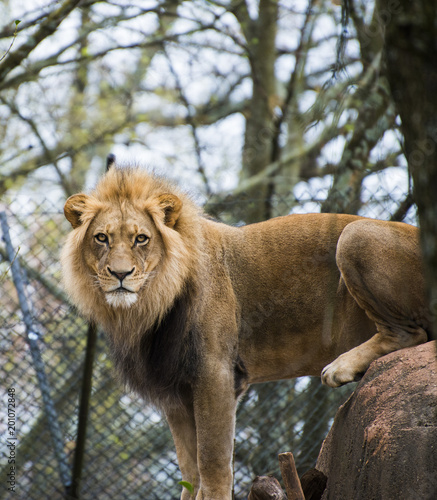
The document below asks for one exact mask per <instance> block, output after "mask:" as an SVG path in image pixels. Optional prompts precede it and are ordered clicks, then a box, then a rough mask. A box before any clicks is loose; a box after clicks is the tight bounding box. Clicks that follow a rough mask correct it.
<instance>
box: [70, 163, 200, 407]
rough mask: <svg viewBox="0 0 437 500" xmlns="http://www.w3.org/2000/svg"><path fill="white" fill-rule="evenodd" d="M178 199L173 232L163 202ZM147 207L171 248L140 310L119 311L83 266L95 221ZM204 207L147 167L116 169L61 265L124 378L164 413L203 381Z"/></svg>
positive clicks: (90, 204) (93, 199)
mask: <svg viewBox="0 0 437 500" xmlns="http://www.w3.org/2000/svg"><path fill="white" fill-rule="evenodd" d="M165 193H172V194H174V195H176V196H178V198H179V199H180V200H181V201H182V203H183V206H182V210H181V213H180V215H179V217H178V220H177V222H176V224H175V226H174V228H169V227H167V226H166V225H165V223H164V214H163V212H162V209H160V208H159V206H158V204H157V203H156V199H157V197H158V196H160V195H162V194H165ZM113 204H116V205H117V206H119V207H121V209H122V210H123V208H124V207H125V206H126V205H127V204H129V205H133V206H138V207H141V209H143V210H146V211H147V213H148V214H149V215H150V216H151V218H152V220H153V222H154V224H155V226H156V228H157V230H158V231H159V234H160V236H161V238H162V242H163V246H164V257H163V259H162V261H161V262H160V264H158V266H157V268H156V269H155V270H154V271H153V274H152V276H151V277H150V279H149V280H148V281H147V284H146V286H145V287H144V289H142V290H141V291H140V296H139V299H138V301H137V302H136V304H134V305H133V306H132V307H130V308H128V309H122V310H120V309H119V310H117V311H114V309H113V308H111V307H110V306H109V305H108V304H107V302H106V301H105V300H102V298H101V296H100V294H99V293H98V291H97V290H96V284H95V282H94V279H93V277H92V276H91V275H90V272H89V269H87V267H86V265H85V261H84V257H83V255H84V251H85V249H86V246H87V245H89V244H90V243H89V241H90V238H87V232H88V229H89V226H90V224H91V221H92V220H93V218H94V217H95V216H96V215H97V214H98V213H99V212H100V211H102V210H105V208H107V207H108V206H111V205H113ZM200 217H202V213H201V212H200V211H199V208H198V207H197V206H196V205H195V204H194V203H193V202H192V201H191V199H190V198H189V197H188V196H187V195H186V194H185V193H183V192H181V191H180V190H179V189H177V188H176V187H175V186H174V185H172V184H171V183H169V182H168V181H166V180H164V179H161V178H159V177H157V176H155V175H151V174H150V173H148V172H146V171H144V170H142V169H140V168H127V167H125V168H115V167H114V168H112V169H111V170H110V171H109V172H108V173H107V174H106V175H105V176H104V177H103V178H102V180H101V181H100V182H99V184H98V185H97V187H96V188H95V190H94V191H92V193H91V194H90V195H89V197H88V199H87V204H86V208H85V209H84V210H83V212H82V215H81V225H80V226H79V227H77V228H76V229H74V230H73V231H72V232H71V233H70V234H69V236H68V237H67V240H66V243H65V245H64V248H63V250H62V254H61V261H62V268H63V282H64V286H65V288H66V290H67V292H68V293H69V294H70V296H71V299H72V302H73V303H74V304H75V305H76V306H77V307H78V308H79V310H80V312H81V313H82V314H83V315H84V316H85V317H87V318H88V319H89V320H92V321H95V322H97V323H99V324H101V325H103V328H104V330H105V332H106V333H107V335H108V337H109V340H110V346H111V352H112V355H113V359H114V361H115V364H116V366H117V368H118V370H117V371H118V372H119V373H121V376H122V379H123V381H124V382H126V383H127V384H128V385H129V386H130V387H131V388H132V389H133V390H135V391H137V392H139V393H140V394H141V395H142V396H143V397H145V398H146V399H148V400H149V401H151V402H152V403H154V404H155V405H156V406H157V407H168V406H174V405H175V404H179V403H180V401H181V398H183V397H184V396H185V394H186V393H187V388H188V385H189V383H190V382H191V381H192V379H193V377H195V375H196V371H197V366H198V361H199V355H198V351H199V342H200V340H199V338H198V335H197V333H196V331H195V330H194V328H193V327H192V325H193V321H192V317H193V315H194V302H195V301H194V297H195V296H196V294H197V283H198V279H199V272H200V268H201V261H202V259H201V258H200V256H201V254H202V234H201V225H200V224H198V223H197V221H198V219H199V218H200Z"/></svg>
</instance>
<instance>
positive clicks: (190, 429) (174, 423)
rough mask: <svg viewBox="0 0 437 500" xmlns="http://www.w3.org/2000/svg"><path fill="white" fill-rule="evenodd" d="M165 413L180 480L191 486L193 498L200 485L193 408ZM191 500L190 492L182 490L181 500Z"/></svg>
mask: <svg viewBox="0 0 437 500" xmlns="http://www.w3.org/2000/svg"><path fill="white" fill-rule="evenodd" d="M165 413H166V417H167V422H168V424H169V426H170V430H171V433H172V436H173V441H174V443H175V446H176V453H177V456H178V463H179V468H180V470H181V473H182V479H183V480H184V481H187V482H189V483H191V484H192V485H193V487H194V497H196V495H197V492H198V490H199V485H200V476H199V469H198V467H197V437H196V426H195V423H194V412H193V407H192V405H191V406H190V407H183V408H177V409H174V410H167V411H166V412H165ZM192 498H193V497H192V496H191V494H190V492H189V491H188V490H187V489H186V488H184V489H183V490H182V494H181V500H190V499H192Z"/></svg>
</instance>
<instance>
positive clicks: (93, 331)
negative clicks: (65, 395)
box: [68, 323, 97, 499]
mask: <svg viewBox="0 0 437 500" xmlns="http://www.w3.org/2000/svg"><path fill="white" fill-rule="evenodd" d="M96 341H97V326H96V324H95V323H90V324H89V326H88V333H87V345H86V351H85V363H84V369H83V378H82V390H81V395H80V405H79V422H78V424H77V438H76V449H75V451H74V462H73V473H72V478H71V485H70V488H69V490H68V493H69V495H70V497H71V498H72V499H79V498H80V481H81V478H82V469H83V457H84V454H85V442H86V429H87V424H88V412H89V405H90V397H91V389H92V377H93V364H94V353H95V351H96Z"/></svg>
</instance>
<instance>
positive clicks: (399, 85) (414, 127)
mask: <svg viewBox="0 0 437 500" xmlns="http://www.w3.org/2000/svg"><path fill="white" fill-rule="evenodd" d="M377 13H378V16H379V19H380V22H381V25H382V27H384V28H385V56H386V64H387V75H388V79H389V81H390V87H391V91H392V94H393V97H394V100H395V102H396V106H397V109H398V111H399V115H400V118H401V121H402V132H403V135H404V147H405V154H406V157H407V159H408V166H409V169H410V172H411V175H412V177H413V182H414V192H413V194H414V199H415V200H416V202H417V209H418V216H419V223H420V228H421V239H422V250H423V254H424V259H425V266H426V268H427V272H426V276H427V280H428V295H429V303H430V306H431V311H432V313H433V314H432V322H433V325H432V326H433V338H434V339H437V315H436V314H435V312H436V306H437V204H436V193H437V96H436V88H437V2H436V1H435V0H431V1H430V0H418V1H415V2H408V1H405V0H399V1H397V2H390V1H386V0H380V1H379V4H378V10H377Z"/></svg>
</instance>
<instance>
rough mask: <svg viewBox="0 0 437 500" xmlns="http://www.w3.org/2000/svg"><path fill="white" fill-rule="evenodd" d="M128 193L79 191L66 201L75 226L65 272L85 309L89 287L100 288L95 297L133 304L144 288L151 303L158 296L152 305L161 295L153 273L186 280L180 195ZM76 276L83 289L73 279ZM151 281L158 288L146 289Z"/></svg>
mask: <svg viewBox="0 0 437 500" xmlns="http://www.w3.org/2000/svg"><path fill="white" fill-rule="evenodd" d="M134 186H135V184H134ZM111 192H112V191H111ZM130 198H131V199H129V197H128V196H125V197H122V196H118V197H115V199H111V198H110V199H108V197H104V196H100V197H98V196H95V195H93V196H88V195H85V194H77V195H73V196H71V197H70V198H69V199H68V200H67V202H66V204H65V207H64V212H65V216H66V217H67V219H68V220H69V222H70V223H71V225H72V226H73V229H74V230H75V231H73V233H72V234H71V235H70V239H69V242H67V244H66V246H65V248H64V251H63V257H62V258H63V267H64V276H65V277H67V281H66V285H67V288H68V289H69V290H71V292H70V293H71V295H72V296H73V297H74V301H75V302H76V303H79V304H80V306H81V308H82V310H87V309H88V305H87V299H86V296H88V293H89V292H90V291H91V290H89V288H90V287H91V288H93V289H94V288H98V290H99V291H100V292H101V293H99V294H94V295H93V298H94V297H95V298H97V297H100V299H99V301H100V300H101V298H103V300H104V303H105V304H106V305H109V306H110V307H112V308H124V309H127V308H130V307H131V306H132V305H133V304H135V303H137V302H138V299H139V296H140V295H141V294H143V292H144V297H145V299H146V302H147V303H149V305H150V304H151V303H152V302H153V297H155V296H156V300H155V302H157V304H155V305H154V306H153V307H154V308H155V309H159V308H160V307H161V305H160V304H158V302H162V297H163V295H162V294H161V298H160V297H159V293H160V292H157V291H156V279H154V278H156V276H157V275H159V274H160V275H161V276H163V277H164V278H163V279H164V281H165V282H166V283H167V284H168V283H170V281H171V280H173V281H174V283H176V281H177V282H178V283H179V282H182V281H183V276H182V274H185V271H181V270H182V269H183V266H181V263H183V261H184V260H187V258H186V255H185V254H184V256H183V251H184V250H183V249H184V248H185V247H184V246H183V245H181V241H182V240H181V238H180V236H179V233H178V231H177V230H176V224H177V222H178V219H179V215H180V212H181V209H182V201H181V200H180V199H179V198H178V197H177V196H175V195H173V194H170V193H158V194H153V195H152V196H150V197H149V198H147V197H146V199H142V198H140V197H132V196H131V197H130ZM75 241H76V243H74V242H75ZM169 248H172V250H169ZM181 252H182V253H181ZM77 257H80V259H79V260H78V259H77ZM79 262H81V264H80V265H79V266H78V263H79ZM85 276H86V279H85V281H84V279H83V277H85ZM78 278H79V281H80V282H81V287H82V288H81V291H79V287H78V286H77V285H75V284H74V280H77V279H78ZM152 281H155V290H154V292H153V293H148V291H147V290H146V288H147V287H148V290H149V292H150V286H151V285H150V283H151V282H152ZM144 302H145V301H143V303H144ZM150 307H151V306H150ZM94 308H95V306H94Z"/></svg>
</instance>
